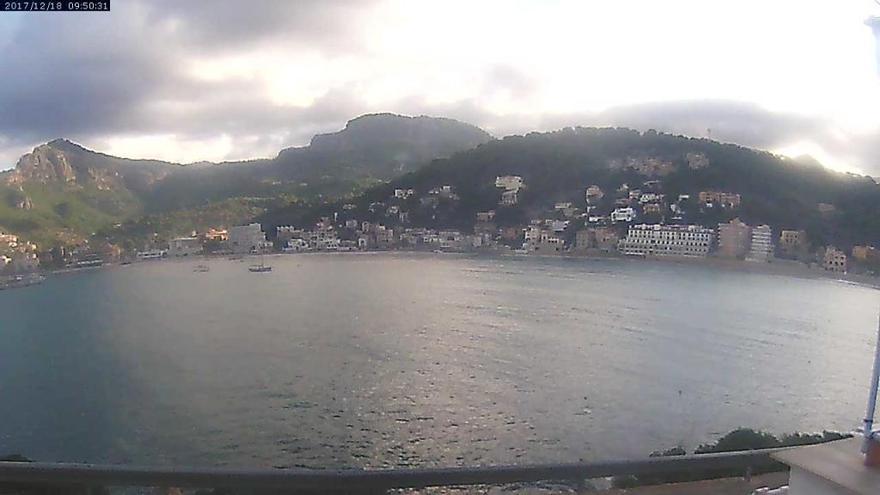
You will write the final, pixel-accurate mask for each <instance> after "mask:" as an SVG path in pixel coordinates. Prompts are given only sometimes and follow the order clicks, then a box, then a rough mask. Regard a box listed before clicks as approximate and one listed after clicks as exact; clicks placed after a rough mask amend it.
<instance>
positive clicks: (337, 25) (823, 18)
mask: <svg viewBox="0 0 880 495" xmlns="http://www.w3.org/2000/svg"><path fill="white" fill-rule="evenodd" d="M871 15H880V5H878V4H877V3H874V2H873V1H870V0H864V1H862V0H836V1H835V0H823V1H818V0H796V1H794V0H773V1H767V0H737V1H729V0H728V1H723V2H722V1H715V0H665V1H657V0H573V1H568V0H531V1H529V0H519V1H518V0H461V1H460V0H442V1H431V0H424V1H420V0H363V1H359V0H299V1H277V2H274V1H264V0H251V1H248V2H242V1H226V0H188V1H185V2H181V1H178V0H153V1H139V0H113V1H112V11H111V12H110V13H0V169H5V168H10V167H13V166H14V165H15V162H16V161H17V159H18V157H19V156H20V155H22V154H23V153H26V152H27V151H29V150H30V149H32V148H33V147H34V146H36V145H38V144H40V143H43V142H46V141H49V140H52V139H54V138H58V137H64V138H68V139H71V140H73V141H76V142H79V143H81V144H83V145H84V146H86V147H89V148H92V149H96V150H99V151H103V152H106V153H110V154H114V155H119V156H125V157H133V158H159V159H165V160H170V161H178V162H194V161H202V160H210V161H221V160H235V159H244V158H254V157H271V156H275V155H276V154H277V153H278V151H279V150H280V149H282V148H285V147H289V146H300V145H304V144H307V143H308V142H309V139H310V138H311V136H312V135H314V134H316V133H320V132H329V131H335V130H338V129H340V128H342V127H344V125H345V122H346V121H348V120H350V119H352V118H354V117H356V116H358V115H361V114H364V113H371V112H394V113H400V114H406V115H432V116H444V117H452V118H457V119H459V120H463V121H466V122H469V123H472V124H475V125H479V126H481V127H483V128H484V129H486V130H487V131H489V132H490V133H492V134H493V135H495V136H497V137H501V136H505V135H508V134H520V133H524V132H529V131H533V130H537V131H546V130H553V129H558V128H561V127H565V126H576V125H584V126H606V125H615V126H627V127H632V128H635V129H639V130H647V129H656V130H660V131H666V132H673V133H677V134H686V135H690V136H698V137H711V138H713V139H718V140H721V141H727V142H734V143H738V144H742V145H746V146H752V147H757V148H761V149H767V150H771V151H774V152H778V153H782V154H786V155H790V156H799V155H804V154H809V155H812V156H813V157H815V158H816V159H818V160H820V161H821V162H822V163H824V164H825V165H826V166H829V167H831V168H834V169H837V170H845V171H853V172H858V173H866V174H871V175H880V146H878V145H877V143H878V142H880V140H878V138H880V77H878V67H880V56H878V51H877V46H878V45H880V33H878V35H877V36H876V37H875V36H874V35H873V34H872V31H871V29H870V28H869V27H868V26H867V25H866V23H865V20H866V19H867V18H868V17H869V16H871ZM878 31H880V29H878Z"/></svg>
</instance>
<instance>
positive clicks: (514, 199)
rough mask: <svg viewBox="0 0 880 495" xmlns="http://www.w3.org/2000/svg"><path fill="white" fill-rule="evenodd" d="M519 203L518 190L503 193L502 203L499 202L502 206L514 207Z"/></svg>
mask: <svg viewBox="0 0 880 495" xmlns="http://www.w3.org/2000/svg"><path fill="white" fill-rule="evenodd" d="M518 202H519V197H518V196H517V190H516V189H513V190H508V191H504V192H503V193H501V201H499V202H498V204H500V205H501V206H514V205H516V204H517V203H518Z"/></svg>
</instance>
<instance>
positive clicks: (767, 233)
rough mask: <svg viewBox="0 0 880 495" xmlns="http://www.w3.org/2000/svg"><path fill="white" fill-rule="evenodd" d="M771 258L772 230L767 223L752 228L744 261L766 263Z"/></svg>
mask: <svg viewBox="0 0 880 495" xmlns="http://www.w3.org/2000/svg"><path fill="white" fill-rule="evenodd" d="M771 259H773V230H772V229H770V226H769V225H759V226H757V227H753V228H752V242H751V247H750V248H749V254H748V255H747V256H746V261H756V262H763V263H766V262H768V261H770V260H771Z"/></svg>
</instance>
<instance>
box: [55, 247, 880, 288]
mask: <svg viewBox="0 0 880 495" xmlns="http://www.w3.org/2000/svg"><path fill="white" fill-rule="evenodd" d="M387 253H391V254H393V253H407V254H422V255H433V256H457V257H470V256H497V257H502V258H516V259H529V258H533V259H570V260H584V261H590V260H592V261H600V260H619V261H628V262H642V261H652V262H660V263H666V264H673V265H690V266H702V267H707V268H711V269H718V270H732V271H738V272H744V273H760V274H766V275H778V276H786V277H793V278H801V279H827V280H832V281H839V282H842V283H850V284H856V285H862V286H865V287H869V288H873V289H880V277H876V276H871V275H865V274H857V273H839V272H829V271H825V270H823V269H821V268H819V267H816V266H812V267H811V266H809V265H807V264H805V263H802V262H799V261H794V260H785V259H774V260H773V261H771V262H767V263H761V262H751V261H745V260H739V259H727V258H718V257H713V256H707V257H702V258H697V257H693V258H686V257H662V256H654V257H645V258H636V257H631V256H624V255H620V254H617V253H609V252H602V251H597V252H565V253H560V254H534V253H528V254H525V253H514V252H513V251H510V250H502V249H491V250H475V251H445V252H442V253H437V252H434V251H432V250H425V249H387V250H370V251H301V252H292V253H284V252H280V253H275V252H273V253H266V256H269V257H280V256H289V255H334V256H345V255H381V254H387ZM227 256H228V255H225V254H224V255H217V254H197V255H191V256H186V257H176V258H175V257H169V258H163V259H159V260H146V261H137V262H134V263H130V264H131V265H140V264H142V263H150V262H161V261H167V260H172V259H174V260H178V261H183V260H186V259H191V260H210V259H224V258H227ZM250 256H256V255H244V258H243V259H247V258H248V257H250ZM128 265H129V264H123V263H118V262H111V263H104V264H103V265H102V266H95V267H79V268H68V267H65V268H58V269H54V270H45V271H41V273H43V274H45V275H49V274H51V275H65V274H73V273H80V272H87V271H92V270H101V269H106V268H115V267H121V266H128Z"/></svg>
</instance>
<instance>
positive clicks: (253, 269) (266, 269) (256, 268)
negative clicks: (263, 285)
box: [248, 253, 272, 273]
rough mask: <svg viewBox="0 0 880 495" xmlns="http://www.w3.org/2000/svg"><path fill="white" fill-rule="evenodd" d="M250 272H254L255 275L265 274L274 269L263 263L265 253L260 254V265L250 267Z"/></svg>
mask: <svg viewBox="0 0 880 495" xmlns="http://www.w3.org/2000/svg"><path fill="white" fill-rule="evenodd" d="M248 271H250V272H254V273H265V272H271V271H272V267H271V266H269V265H267V264H266V263H264V262H263V253H260V264H259V265H251V266H249V267H248Z"/></svg>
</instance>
